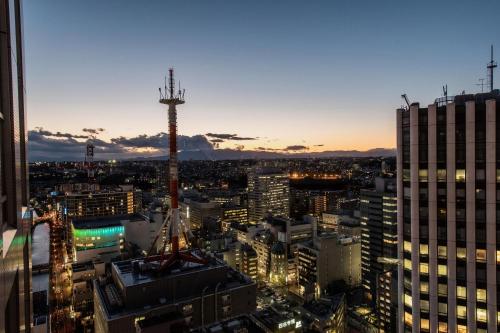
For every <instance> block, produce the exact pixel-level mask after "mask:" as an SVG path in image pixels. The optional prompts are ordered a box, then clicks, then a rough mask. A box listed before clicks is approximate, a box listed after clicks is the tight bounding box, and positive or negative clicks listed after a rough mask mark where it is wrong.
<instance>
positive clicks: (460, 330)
mask: <svg viewBox="0 0 500 333" xmlns="http://www.w3.org/2000/svg"><path fill="white" fill-rule="evenodd" d="M457 333H467V326H465V325H457Z"/></svg>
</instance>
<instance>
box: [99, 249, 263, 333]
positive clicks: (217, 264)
mask: <svg viewBox="0 0 500 333" xmlns="http://www.w3.org/2000/svg"><path fill="white" fill-rule="evenodd" d="M190 255H191V256H193V257H195V258H198V259H199V262H204V263H196V262H192V261H177V262H176V265H175V266H171V268H172V269H171V270H170V271H163V272H162V271H160V270H158V266H159V265H161V263H160V262H159V261H156V262H150V261H147V260H144V259H141V260H127V261H121V262H115V263H113V264H112V266H111V278H108V279H106V280H104V279H101V280H100V281H99V282H98V281H96V282H95V286H94V288H95V298H96V306H95V314H96V332H117V331H119V332H120V333H125V332H135V331H134V329H135V328H134V325H135V321H136V318H142V319H148V318H150V317H153V316H163V315H165V316H169V315H171V314H172V313H174V312H180V313H182V315H183V317H184V319H185V322H186V323H187V324H188V326H189V327H191V328H196V327H199V326H204V325H205V324H209V323H212V322H214V321H218V320H223V319H226V318H229V317H232V316H236V315H240V314H243V313H249V312H252V311H254V310H255V307H256V285H255V283H254V282H252V280H250V279H249V278H248V277H246V276H244V275H242V274H240V273H238V272H237V271H235V270H233V269H231V268H229V267H228V266H227V265H226V264H224V262H222V261H220V260H219V259H216V258H214V257H207V256H205V255H204V254H202V253H201V252H196V251H192V252H190ZM165 325H166V324H165Z"/></svg>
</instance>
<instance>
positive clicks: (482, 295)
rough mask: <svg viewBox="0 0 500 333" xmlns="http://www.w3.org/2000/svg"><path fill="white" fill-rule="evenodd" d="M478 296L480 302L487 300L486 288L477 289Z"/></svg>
mask: <svg viewBox="0 0 500 333" xmlns="http://www.w3.org/2000/svg"><path fill="white" fill-rule="evenodd" d="M476 297H477V300H478V301H479V302H486V289H477V290H476Z"/></svg>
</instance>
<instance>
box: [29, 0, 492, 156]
mask: <svg viewBox="0 0 500 333" xmlns="http://www.w3.org/2000/svg"><path fill="white" fill-rule="evenodd" d="M498 7H499V4H498V3H493V2H491V5H490V6H489V7H488V8H489V9H490V10H485V8H486V6H484V7H483V6H477V7H474V8H470V7H469V6H467V5H466V4H455V3H453V6H450V5H449V4H445V3H441V4H433V5H432V7H430V6H425V5H424V4H422V3H419V4H414V5H410V6H406V7H404V8H401V7H400V6H398V5H397V3H390V2H386V3H384V4H372V3H367V4H364V5H363V6H362V7H357V8H356V7H353V6H346V5H340V4H326V3H322V2H318V3H315V4H308V5H305V4H302V3H299V2H292V3H290V2H287V5H285V3H284V2H276V3H273V4H264V3H262V2H261V3H255V2H252V4H243V3H231V4H228V3H223V2H215V3H211V4H210V5H208V4H206V3H202V2H199V3H197V4H196V6H191V4H190V5H185V4H175V6H174V5H173V4H170V3H163V2H162V3H160V2H148V4H147V5H143V4H141V5H139V4H136V3H133V2H122V1H120V2H114V1H108V2H106V3H97V2H86V3H85V5H83V4H81V3H72V4H69V3H65V2H60V1H53V2H51V3H44V4H41V3H37V2H26V3H25V4H24V16H25V19H26V20H25V21H26V25H25V33H26V47H27V57H26V67H27V72H28V73H29V75H28V76H27V88H26V89H27V92H28V95H29V99H28V104H29V106H30V117H29V119H28V127H29V129H31V132H30V147H29V148H30V149H29V151H30V152H31V153H32V155H31V156H32V159H33V154H34V155H35V156H40V154H42V155H43V153H44V152H45V155H46V157H49V158H46V159H64V158H63V157H64V155H63V153H64V152H65V151H66V150H67V151H69V152H71V153H72V154H68V155H66V156H71V158H74V157H76V156H78V157H80V158H79V159H81V156H83V150H82V152H80V151H78V149H80V148H81V147H83V145H82V144H81V142H82V141H84V140H85V139H84V138H82V136H83V135H84V134H85V132H83V131H82V129H83V128H103V129H104V131H103V132H102V133H101V134H100V135H99V138H100V139H101V140H102V142H101V141H99V143H100V144H101V145H102V147H103V148H102V150H101V152H100V153H101V156H103V157H104V156H116V157H118V158H120V157H122V158H126V157H135V156H158V155H163V154H162V149H161V148H159V147H158V145H159V144H160V145H161V147H165V148H166V145H163V144H164V143H165V141H164V139H163V137H164V136H165V135H164V134H162V133H164V132H165V130H164V129H165V126H166V123H167V120H166V113H165V112H164V110H163V109H162V108H161V105H160V104H159V103H157V100H158V94H157V89H158V87H159V86H160V85H162V80H163V76H164V75H165V73H166V72H167V69H168V67H170V66H174V67H175V68H176V73H177V78H178V79H180V80H181V82H182V86H183V87H185V88H186V90H187V91H186V100H187V103H186V105H184V106H183V107H182V110H180V112H179V118H180V124H181V126H180V128H179V134H180V135H185V136H188V137H189V138H185V140H186V145H187V146H188V147H192V146H194V147H197V148H198V149H199V148H200V147H205V148H208V149H209V150H210V149H212V147H211V146H212V145H218V147H217V146H216V147H215V148H224V149H228V150H234V151H238V150H259V151H267V152H281V153H306V152H319V151H331V150H361V151H364V150H369V149H372V148H394V147H395V142H396V132H395V125H394V119H395V112H394V109H396V108H397V107H398V106H399V105H401V99H400V96H399V95H400V94H401V93H404V92H407V93H408V94H409V95H410V98H411V100H419V101H422V103H423V104H426V103H431V102H432V101H433V100H434V98H436V97H439V96H440V95H441V86H442V85H443V84H448V87H449V92H450V94H451V95H453V94H459V93H461V92H462V90H465V91H466V92H478V91H480V90H481V88H480V87H479V86H477V83H479V81H478V79H479V78H485V77H486V73H485V64H486V62H487V61H488V60H489V45H490V44H496V45H500V39H499V37H498V36H497V35H495V28H496V27H495V17H494V12H495V10H493V9H495V8H498ZM443 13H446V14H443ZM170 14H171V15H170ZM465 15H467V16H481V17H482V18H483V19H482V23H481V25H478V24H477V23H476V22H477V20H470V21H467V20H456V19H454V18H456V17H460V16H465ZM90 18H91V19H90ZM423 18H425V24H422V22H423V21H422V19H423ZM167 22H168V23H167ZM131 23H132V24H131ZM444 23H446V24H444ZM61 26H64V27H66V28H65V29H60V27H61ZM228 27H230V29H228ZM464 41H466V43H465V42H464ZM170 46H172V47H170ZM313 50H314V51H313ZM410 55H413V56H410ZM49 69H50V71H49ZM409 77H411V78H412V79H411V80H409V79H408V78H409ZM443 80H446V81H443ZM367 110H369V111H370V112H367ZM139 115H140V116H139ZM65 119H67V120H65ZM360 119H362V120H363V121H360ZM305 124H307V127H306V126H305ZM39 127H41V128H43V130H40V128H39ZM44 131H45V132H44ZM57 132H60V133H59V134H58V133H57ZM49 133H52V134H55V135H48V134H49ZM366 133H370V134H372V135H366ZM162 140H163V141H162ZM78 142H80V144H78ZM98 146H99V145H98ZM50 148H52V150H51V149H50ZM106 149H108V150H106ZM105 151H108V152H112V154H115V155H112V154H110V155H102V153H103V152H105ZM37 152H38V153H39V155H36V153H37ZM97 154H99V151H97ZM51 157H53V158H51Z"/></svg>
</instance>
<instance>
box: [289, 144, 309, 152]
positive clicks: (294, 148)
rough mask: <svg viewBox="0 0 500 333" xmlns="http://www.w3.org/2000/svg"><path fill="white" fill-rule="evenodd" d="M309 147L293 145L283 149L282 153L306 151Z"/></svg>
mask: <svg viewBox="0 0 500 333" xmlns="http://www.w3.org/2000/svg"><path fill="white" fill-rule="evenodd" d="M308 149H309V147H306V146H302V145H293V146H288V147H286V148H284V149H283V150H284V151H299V150H308Z"/></svg>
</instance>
